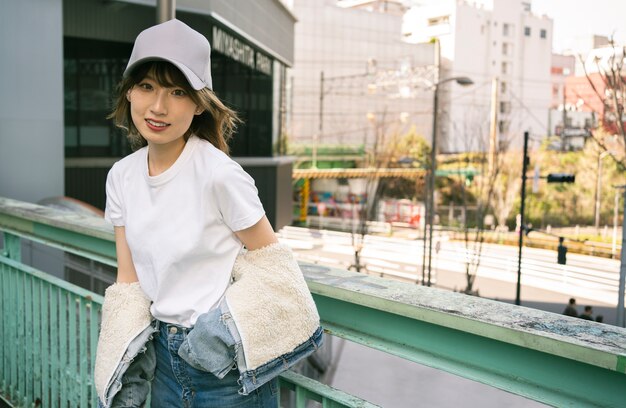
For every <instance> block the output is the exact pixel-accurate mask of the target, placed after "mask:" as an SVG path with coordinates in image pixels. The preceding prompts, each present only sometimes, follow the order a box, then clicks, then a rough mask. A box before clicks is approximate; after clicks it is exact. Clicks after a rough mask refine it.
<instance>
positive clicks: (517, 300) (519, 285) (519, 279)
mask: <svg viewBox="0 0 626 408" xmlns="http://www.w3.org/2000/svg"><path fill="white" fill-rule="evenodd" d="M522 160H523V161H522V200H521V204H520V227H519V243H518V245H519V254H518V256H517V287H516V291H515V304H516V305H518V306H519V305H520V304H521V300H520V297H521V296H520V295H521V288H522V247H523V245H524V229H525V228H526V227H525V224H524V222H525V220H524V204H525V201H526V171H527V169H528V162H529V161H530V160H529V159H528V131H526V132H524V157H523V159H522Z"/></svg>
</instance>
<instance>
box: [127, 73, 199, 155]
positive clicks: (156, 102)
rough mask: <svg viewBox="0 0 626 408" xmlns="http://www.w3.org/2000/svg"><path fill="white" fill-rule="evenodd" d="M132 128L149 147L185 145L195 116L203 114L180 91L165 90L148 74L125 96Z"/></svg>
mask: <svg viewBox="0 0 626 408" xmlns="http://www.w3.org/2000/svg"><path fill="white" fill-rule="evenodd" d="M127 97H128V100H129V102H130V112H131V117H132V120H133V123H134V124H135V127H136V128H137V130H138V131H139V133H140V134H141V136H143V137H144V139H146V140H147V141H148V144H156V145H167V144H170V143H173V144H178V143H184V142H185V140H184V138H183V136H184V135H185V133H187V130H189V127H190V126H191V122H192V120H193V117H194V116H195V115H199V114H200V113H202V112H201V111H200V110H199V109H198V106H197V105H196V104H195V103H194V101H193V100H192V99H191V97H190V96H189V95H188V94H187V92H186V91H185V90H184V89H183V88H181V87H175V86H174V87H165V86H162V85H160V84H159V82H157V81H156V79H155V78H154V77H153V75H152V74H151V73H148V74H147V75H146V77H144V79H143V80H141V81H139V83H137V84H136V85H134V86H133V87H132V88H131V89H130V90H129V91H128V94H127Z"/></svg>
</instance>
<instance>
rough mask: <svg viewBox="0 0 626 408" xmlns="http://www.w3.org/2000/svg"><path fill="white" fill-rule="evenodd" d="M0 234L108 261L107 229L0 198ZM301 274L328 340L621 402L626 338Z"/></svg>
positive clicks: (497, 380) (616, 331)
mask: <svg viewBox="0 0 626 408" xmlns="http://www.w3.org/2000/svg"><path fill="white" fill-rule="evenodd" d="M0 230H5V231H7V232H9V233H12V234H17V235H20V236H23V237H25V238H28V239H33V240H36V241H41V242H46V243H48V244H50V245H53V246H57V247H62V248H64V249H66V250H68V251H70V252H74V253H78V254H81V255H87V256H92V255H95V256H98V257H102V258H107V257H110V256H111V247H112V248H113V251H114V244H113V233H112V229H111V227H109V226H108V225H107V223H106V222H105V221H103V220H100V219H95V218H93V219H91V218H89V217H84V216H80V215H67V214H65V213H62V212H60V211H58V210H54V209H47V208H43V207H40V206H36V205H33V204H28V203H21V202H18V201H15V200H9V199H5V198H0ZM90 240H98V242H97V243H94V242H91V243H90ZM82 242H87V244H85V245H83V244H82ZM301 266H302V269H303V272H304V274H305V277H306V279H307V282H308V284H309V287H310V289H311V291H312V293H313V294H314V297H315V300H316V303H317V304H318V308H319V310H320V315H321V316H322V321H323V325H324V326H325V328H326V329H327V331H328V332H330V333H332V334H335V335H338V336H340V337H344V338H346V339H349V340H354V341H357V342H361V343H363V344H366V345H368V346H370V347H374V348H377V349H380V350H384V351H387V352H390V353H393V354H396V355H399V356H401V357H403V358H406V359H409V360H412V361H416V362H419V363H423V364H426V365H429V366H433V367H436V368H441V369H444V370H446V371H449V372H452V373H455V374H458V375H461V376H464V377H466V378H470V379H474V380H477V381H481V382H484V383H487V384H490V385H492V386H495V387H498V388H502V389H505V390H508V391H510V392H513V393H516V394H520V395H524V396H527V397H529V398H533V399H536V400H539V401H543V402H547V403H550V404H556V405H562V404H563V403H572V402H576V401H578V402H580V401H584V402H585V403H586V404H588V405H594V404H597V405H604V406H619V404H620V403H621V402H622V395H621V394H619V393H620V392H621V391H619V389H622V390H623V389H624V387H626V329H623V328H619V327H615V326H610V325H605V324H600V323H596V322H588V321H583V320H580V319H575V318H569V317H567V316H561V315H557V314H553V313H548V312H543V311H540V310H535V309H529V308H523V307H519V306H515V305H511V304H508V303H501V302H497V301H492V300H488V299H482V298H478V297H472V296H467V295H464V294H460V293H454V292H447V291H443V290H438V289H435V288H428V287H423V286H417V285H410V284H406V283H402V282H397V281H391V280H386V279H381V278H376V277H372V276H366V275H363V274H358V273H354V272H349V271H345V270H340V269H335V268H327V267H322V266H319V265H312V264H307V263H301ZM533 361H534V363H533ZM538 363H541V364H538ZM590 382H591V383H592V384H593V385H589V384H590ZM617 386H619V387H618V388H615V387H617ZM618 394H619V395H618ZM594 401H597V403H596V402H594ZM617 401H620V402H617Z"/></svg>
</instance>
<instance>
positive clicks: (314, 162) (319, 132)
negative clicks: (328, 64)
mask: <svg viewBox="0 0 626 408" xmlns="http://www.w3.org/2000/svg"><path fill="white" fill-rule="evenodd" d="M323 131H324V71H321V72H320V117H319V123H318V128H317V134H316V135H313V152H312V153H313V159H312V161H311V162H312V163H311V167H312V168H314V169H316V168H317V145H318V143H319V142H320V140H321V139H322V132H323Z"/></svg>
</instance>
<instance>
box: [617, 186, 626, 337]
mask: <svg viewBox="0 0 626 408" xmlns="http://www.w3.org/2000/svg"><path fill="white" fill-rule="evenodd" d="M618 188H621V189H622V190H624V214H623V220H622V254H621V256H620V267H619V285H618V287H617V296H618V297H617V326H619V327H626V318H625V317H624V289H626V185H623V186H619V187H618Z"/></svg>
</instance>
